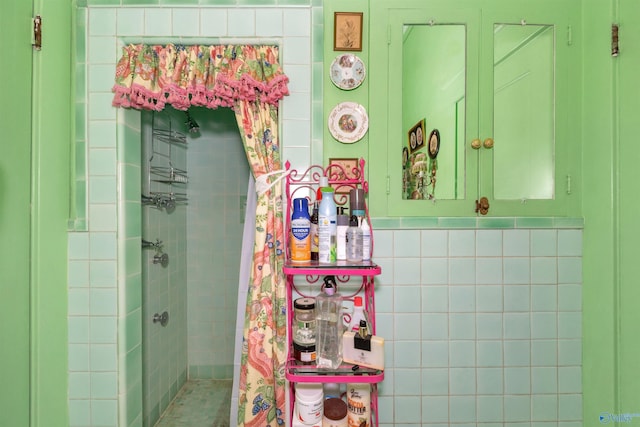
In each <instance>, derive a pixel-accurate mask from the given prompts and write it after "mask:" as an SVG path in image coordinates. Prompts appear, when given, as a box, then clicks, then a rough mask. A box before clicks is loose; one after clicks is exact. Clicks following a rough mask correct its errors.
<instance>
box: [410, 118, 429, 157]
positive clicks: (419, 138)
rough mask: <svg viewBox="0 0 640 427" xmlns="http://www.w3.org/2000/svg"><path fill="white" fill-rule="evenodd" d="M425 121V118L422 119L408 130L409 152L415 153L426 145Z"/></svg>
mask: <svg viewBox="0 0 640 427" xmlns="http://www.w3.org/2000/svg"><path fill="white" fill-rule="evenodd" d="M424 122H425V120H424V119H422V120H420V121H419V122H418V123H416V124H415V125H413V127H412V128H411V129H409V132H407V138H408V145H409V153H413V152H414V151H417V150H419V149H421V148H422V147H424V138H425V134H424Z"/></svg>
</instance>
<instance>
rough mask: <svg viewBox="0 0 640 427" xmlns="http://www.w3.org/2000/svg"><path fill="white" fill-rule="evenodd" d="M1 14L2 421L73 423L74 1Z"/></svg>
mask: <svg viewBox="0 0 640 427" xmlns="http://www.w3.org/2000/svg"><path fill="white" fill-rule="evenodd" d="M0 10H1V13H0V40H2V42H3V46H4V47H5V49H6V51H7V52H8V54H5V56H4V58H5V61H6V62H3V67H2V71H0V85H1V87H0V90H2V100H3V104H2V107H0V108H1V110H0V128H1V129H2V132H3V135H2V141H3V143H2V148H3V155H2V156H0V236H2V242H3V244H2V245H1V249H0V271H2V276H3V277H2V279H1V283H2V298H1V299H0V301H1V302H0V313H2V318H1V319H0V320H1V321H2V329H1V331H2V344H1V346H0V360H1V361H2V368H1V369H2V371H1V376H2V379H3V387H2V392H1V394H0V425H3V426H5V425H6V426H12V427H23V426H29V425H31V426H65V425H68V421H67V339H66V337H67V333H66V330H67V323H66V315H67V309H66V303H67V296H66V283H67V274H66V259H67V255H66V227H67V219H68V215H69V206H68V205H69V190H68V186H69V185H68V184H69V179H68V174H69V149H70V146H69V141H70V129H71V115H70V111H71V98H70V92H71V89H70V88H71V84H70V81H71V73H70V40H71V37H70V32H71V25H70V22H71V15H72V12H71V4H70V2H69V1H67V0H47V1H46V3H45V2H42V4H41V3H40V2H35V4H31V2H24V1H22V2H3V3H2V5H0ZM32 14H33V15H35V14H39V15H41V16H43V25H42V28H43V30H44V34H43V48H42V50H41V51H32V49H31V22H30V20H31V16H32ZM32 100H33V102H32Z"/></svg>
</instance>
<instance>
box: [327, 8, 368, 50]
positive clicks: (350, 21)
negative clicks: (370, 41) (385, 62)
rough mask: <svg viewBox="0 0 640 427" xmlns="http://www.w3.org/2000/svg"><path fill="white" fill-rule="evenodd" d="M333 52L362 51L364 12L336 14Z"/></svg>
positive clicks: (334, 17)
mask: <svg viewBox="0 0 640 427" xmlns="http://www.w3.org/2000/svg"><path fill="white" fill-rule="evenodd" d="M333 50H350V51H361V50H362V12H334V14H333Z"/></svg>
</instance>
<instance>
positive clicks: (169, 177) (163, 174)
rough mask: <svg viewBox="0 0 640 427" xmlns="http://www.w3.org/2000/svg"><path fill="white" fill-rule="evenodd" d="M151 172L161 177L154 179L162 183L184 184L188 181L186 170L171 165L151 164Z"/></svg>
mask: <svg viewBox="0 0 640 427" xmlns="http://www.w3.org/2000/svg"><path fill="white" fill-rule="evenodd" d="M151 173H152V174H153V175H155V176H158V177H160V178H163V179H154V180H153V181H155V182H162V183H164V184H186V183H188V182H189V177H188V176H187V171H186V170H184V169H178V168H174V167H173V166H151Z"/></svg>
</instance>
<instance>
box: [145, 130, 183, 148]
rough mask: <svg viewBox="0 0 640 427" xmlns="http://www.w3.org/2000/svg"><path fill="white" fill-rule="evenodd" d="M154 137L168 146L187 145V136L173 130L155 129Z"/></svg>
mask: <svg viewBox="0 0 640 427" xmlns="http://www.w3.org/2000/svg"><path fill="white" fill-rule="evenodd" d="M153 137H154V138H155V139H157V140H158V141H162V142H166V143H167V144H181V145H187V136H186V135H185V134H184V133H182V132H178V131H175V130H171V129H154V130H153Z"/></svg>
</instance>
